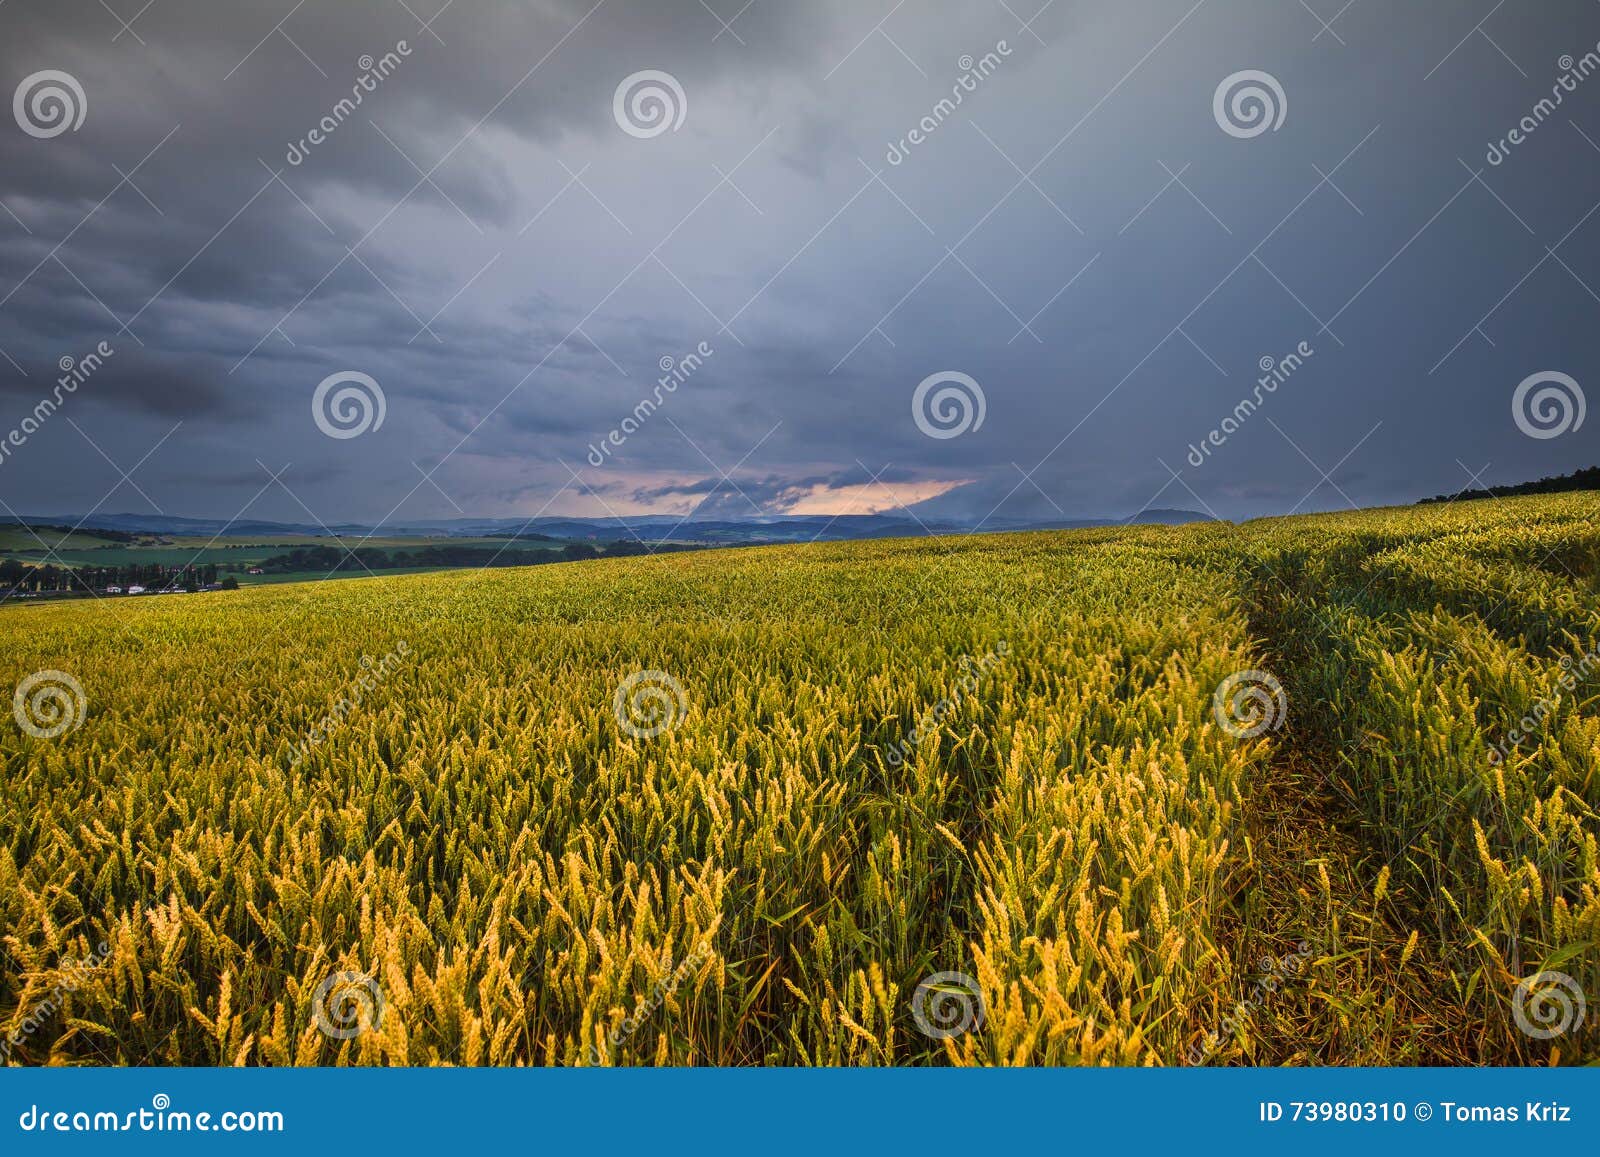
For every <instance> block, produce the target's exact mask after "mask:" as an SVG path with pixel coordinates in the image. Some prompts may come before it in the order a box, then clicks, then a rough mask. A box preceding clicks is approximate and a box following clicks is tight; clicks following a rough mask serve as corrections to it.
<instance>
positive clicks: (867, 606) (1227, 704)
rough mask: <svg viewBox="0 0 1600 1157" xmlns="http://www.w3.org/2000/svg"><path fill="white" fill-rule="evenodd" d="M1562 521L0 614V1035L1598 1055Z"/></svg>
mask: <svg viewBox="0 0 1600 1157" xmlns="http://www.w3.org/2000/svg"><path fill="white" fill-rule="evenodd" d="M1596 511H1597V507H1596V503H1595V496H1594V495H1592V494H1576V495H1568V496H1562V497H1558V498H1527V499H1510V500H1504V501H1496V502H1494V503H1481V502H1469V503H1457V504H1454V505H1449V506H1438V507H1424V508H1415V509H1394V510H1381V511H1366V512H1359V513H1353V514H1348V515H1329V516H1314V517H1302V518H1294V519H1278V520H1265V521H1260V522H1254V523H1248V524H1245V525H1243V526H1231V525H1226V524H1210V525H1195V526H1189V527H1182V528H1165V527H1144V528H1126V529H1110V530H1097V531H1079V532H1052V533H1030V534H1021V535H987V536H985V535H976V536H970V537H964V538H945V539H928V540H914V541H892V542H872V543H850V544H826V545H820V544H819V545H811V546H800V547H776V548H760V549H741V550H728V551H709V552H704V553H695V554H674V555H668V556H660V557H654V558H628V559H616V560H600V561H595V562H585V563H574V564H570V565H562V566H551V567H541V568H532V569H527V570H521V569H514V570H495V571H490V572H471V573H445V574H433V575H420V576H407V577H395V578H385V579H376V580H366V581H360V582H355V581H344V582H328V583H323V584H316V585H306V586H284V587H264V588H258V589H255V590H249V591H240V592H226V593H220V594H212V595H199V596H192V597H187V598H170V599H152V600H143V601H132V600H130V601H124V602H119V603H114V604H88V603H72V604H59V605H44V606H36V607H23V608H16V609H12V610H7V611H4V612H0V629H3V630H4V634H5V639H6V646H5V648H4V652H3V657H0V676H3V684H4V686H6V687H16V688H17V689H18V693H17V700H16V703H15V704H14V711H13V715H14V718H13V719H7V720H6V721H5V723H6V725H5V727H4V728H3V729H0V765H3V768H4V792H3V795H0V935H3V937H4V940H3V944H4V954H3V959H0V1040H3V1042H4V1043H0V1050H3V1052H4V1054H5V1060H6V1062H7V1063H10V1064H133V1065H136V1064H152V1065H154V1064H184V1065H330V1064H394V1065H398V1064H410V1065H434V1064H460V1065H518V1064H537V1065H592V1064H600V1065H920V1064H952V1065H1080V1064H1123V1065H1185V1064H1208V1065H1222V1064H1241V1063H1242V1064H1276V1063H1291V1064H1292V1063H1304V1064H1452V1063H1462V1064H1464V1063H1510V1064H1569V1063H1575V1062H1582V1061H1586V1060H1587V1061H1594V1060H1597V1059H1600V1034H1597V1032H1596V1028H1595V1026H1596V1022H1600V1009H1591V1010H1590V1012H1589V1015H1588V1017H1587V1019H1586V1020H1582V1021H1581V1022H1577V1023H1574V1022H1573V1020H1572V1017H1571V1016H1570V1015H1568V1014H1569V1013H1570V1011H1571V1004H1572V1001H1573V1000H1574V999H1576V1000H1578V1001H1581V1000H1582V999H1583V997H1584V995H1585V994H1587V997H1588V999H1589V1000H1591V1001H1592V1000H1600V947H1597V945H1600V844H1597V841H1600V815H1597V809H1600V654H1597V653H1596V647H1597V646H1600V528H1597V526H1596V523H1595V514H1596ZM63 677H65V678H63ZM30 680H31V682H30ZM24 724H26V726H24ZM1552 974H1559V975H1560V976H1562V977H1565V978H1566V980H1567V981H1570V982H1571V986H1572V989H1575V990H1576V991H1575V992H1574V991H1572V989H1562V988H1559V987H1557V988H1554V989H1552V988H1550V987H1549V983H1550V982H1549V980H1548V978H1549V977H1550V976H1551V975H1552ZM1535 977H1544V978H1546V979H1544V980H1538V981H1535V980H1534V979H1533V978H1535ZM1563 1001H1564V1002H1566V1003H1565V1004H1562V1002H1563ZM1558 1006H1559V1007H1558ZM1557 1013H1560V1014H1561V1015H1562V1016H1564V1017H1565V1020H1564V1021H1563V1022H1562V1027H1563V1029H1564V1031H1562V1032H1559V1033H1551V1032H1546V1031H1541V1030H1542V1029H1544V1028H1545V1026H1547V1025H1550V1024H1551V1023H1552V1021H1553V1019H1554V1018H1555V1017H1556V1014H1557ZM1529 1026H1531V1027H1532V1028H1533V1029H1534V1031H1532V1032H1530V1031H1529Z"/></svg>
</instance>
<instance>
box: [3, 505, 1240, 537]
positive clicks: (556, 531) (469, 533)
mask: <svg viewBox="0 0 1600 1157" xmlns="http://www.w3.org/2000/svg"><path fill="white" fill-rule="evenodd" d="M1210 521H1212V520H1211V519H1210V518H1209V517H1208V516H1207V515H1204V514H1197V513H1195V512H1194V511H1192V510H1167V509H1150V510H1143V511H1140V512H1139V513H1138V514H1135V515H1131V516H1129V517H1127V518H1084V519H1057V520H1045V521H1025V520H1018V519H991V520H989V521H987V522H985V523H984V524H983V526H982V529H984V530H987V531H1019V530H1081V529H1084V528H1089V527H1096V526H1130V525H1135V524H1159V525H1165V526H1179V525H1183V524H1185V523H1190V522H1210ZM0 525H7V526H15V525H29V526H45V525H49V526H60V527H63V528H64V527H70V526H79V527H80V529H83V530H109V531H115V532H118V533H121V534H160V535H189V536H210V535H219V536H220V535H226V536H227V537H228V538H248V537H252V536H263V537H264V536H269V535H304V536H310V537H319V538H325V537H329V536H330V535H337V536H339V537H343V538H359V537H363V536H368V535H371V536H374V537H382V538H488V537H507V536H518V537H526V538H530V539H531V538H544V539H561V540H569V541H579V542H581V541H585V540H592V539H618V538H623V539H626V538H634V537H637V538H639V539H640V540H642V541H644V542H692V543H706V544H726V545H731V544H743V543H748V544H752V545H753V544H758V543H783V542H809V541H813V540H821V541H833V542H840V541H848V540H851V539H863V538H916V537H921V536H924V535H929V534H964V533H966V532H968V531H970V530H972V529H973V526H972V525H971V524H967V523H958V522H950V521H925V520H918V519H915V518H911V517H907V516H905V515H894V514H841V515H836V516H831V517H830V516H825V515H775V516H773V517H771V518H762V519H755V518H751V519H692V518H691V519H688V520H684V519H680V518H677V517H674V516H672V515H665V514H641V515H633V516H625V517H613V518H565V517H542V518H535V519H532V520H531V521H530V520H528V519H525V518H448V519H422V520H419V521H411V522H397V523H394V524H393V525H386V526H382V527H373V526H370V525H366V524H362V523H348V522H347V523H338V524H335V525H333V526H327V527H324V526H321V525H317V524H308V523H296V522H271V521H265V520H261V519H248V520H240V521H237V522H232V523H230V522H228V521H227V520H225V519H220V518H217V519H213V518H180V517H176V516H172V515H150V514H94V515H89V516H86V517H79V516H76V515H70V514H52V515H38V516H34V515H16V516H5V517H0Z"/></svg>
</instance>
